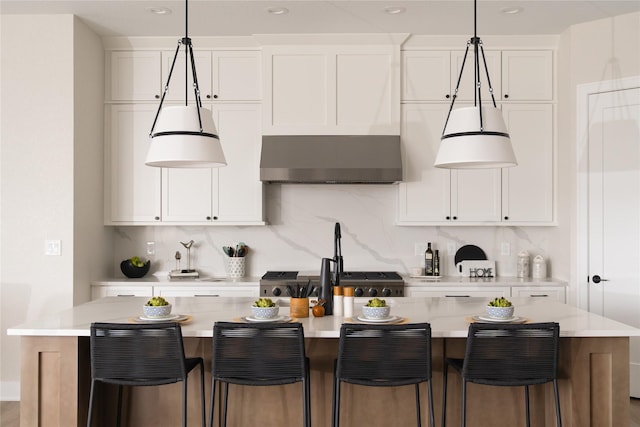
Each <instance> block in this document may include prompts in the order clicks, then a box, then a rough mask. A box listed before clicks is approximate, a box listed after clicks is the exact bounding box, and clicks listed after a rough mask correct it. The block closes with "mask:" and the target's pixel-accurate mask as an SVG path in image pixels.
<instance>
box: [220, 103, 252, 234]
mask: <svg viewBox="0 0 640 427" xmlns="http://www.w3.org/2000/svg"><path fill="white" fill-rule="evenodd" d="M212 110H213V115H214V120H215V122H216V124H217V126H218V133H219V134H220V143H221V144H222V149H223V150H224V156H225V158H226V159H227V166H224V167H221V168H218V169H217V170H216V171H217V183H216V182H215V180H214V194H215V192H216V190H217V194H216V195H217V197H216V195H214V200H213V210H214V215H215V216H216V221H217V222H218V223H234V224H239V225H242V224H257V225H260V224H263V220H264V217H263V192H262V190H263V184H262V182H261V181H260V144H261V142H262V138H261V132H260V124H261V122H262V116H261V109H260V104H222V103H220V104H214V105H213V106H212ZM214 177H215V176H214Z"/></svg>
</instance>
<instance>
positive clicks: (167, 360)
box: [87, 322, 206, 427]
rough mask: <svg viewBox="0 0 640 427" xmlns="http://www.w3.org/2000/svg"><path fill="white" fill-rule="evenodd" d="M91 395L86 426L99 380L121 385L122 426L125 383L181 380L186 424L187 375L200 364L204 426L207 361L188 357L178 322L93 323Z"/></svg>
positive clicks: (119, 388)
mask: <svg viewBox="0 0 640 427" xmlns="http://www.w3.org/2000/svg"><path fill="white" fill-rule="evenodd" d="M90 349H91V394H90V397H89V414H88V419H87V426H88V427H91V418H92V412H93V401H94V391H95V385H96V382H98V381H100V382H103V383H109V384H116V385H117V386H118V415H117V421H116V422H117V425H118V426H120V422H121V412H122V387H123V386H125V385H126V386H154V385H162V384H173V383H176V382H179V381H181V382H182V425H183V426H185V427H186V425H187V376H188V375H189V372H191V371H192V370H193V368H195V367H196V366H200V387H201V390H200V392H201V394H200V398H201V405H202V426H203V427H204V425H205V420H206V416H205V402H204V362H203V360H202V358H201V357H191V358H186V357H185V356H184V346H183V343H182V329H181V328H180V325H179V324H178V323H175V322H166V323H165V322H163V323H152V324H143V323H141V324H123V323H93V324H92V325H91V338H90Z"/></svg>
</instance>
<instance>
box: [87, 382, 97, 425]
mask: <svg viewBox="0 0 640 427" xmlns="http://www.w3.org/2000/svg"><path fill="white" fill-rule="evenodd" d="M95 386H96V380H94V379H91V392H90V393H89V413H88V414H87V427H91V418H92V415H93V391H94V389H95Z"/></svg>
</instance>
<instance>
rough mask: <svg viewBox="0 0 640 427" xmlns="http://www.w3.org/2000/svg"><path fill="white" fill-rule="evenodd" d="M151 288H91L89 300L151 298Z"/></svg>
mask: <svg viewBox="0 0 640 427" xmlns="http://www.w3.org/2000/svg"><path fill="white" fill-rule="evenodd" d="M152 296H153V286H151V285H149V286H91V299H92V300H94V299H98V298H104V297H152Z"/></svg>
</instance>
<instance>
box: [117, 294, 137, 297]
mask: <svg viewBox="0 0 640 427" xmlns="http://www.w3.org/2000/svg"><path fill="white" fill-rule="evenodd" d="M116 296H117V297H135V295H133V294H118V295H116Z"/></svg>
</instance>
